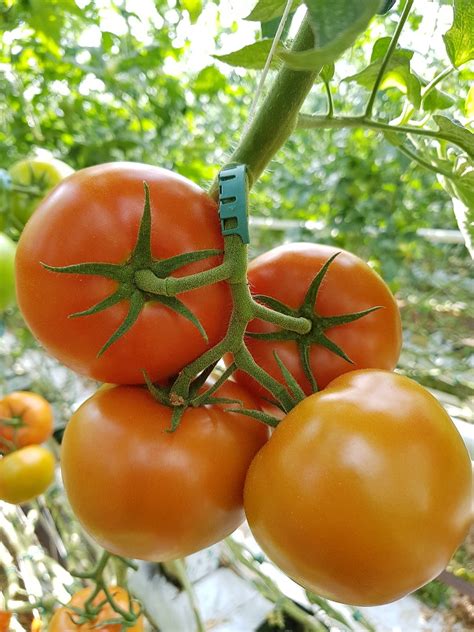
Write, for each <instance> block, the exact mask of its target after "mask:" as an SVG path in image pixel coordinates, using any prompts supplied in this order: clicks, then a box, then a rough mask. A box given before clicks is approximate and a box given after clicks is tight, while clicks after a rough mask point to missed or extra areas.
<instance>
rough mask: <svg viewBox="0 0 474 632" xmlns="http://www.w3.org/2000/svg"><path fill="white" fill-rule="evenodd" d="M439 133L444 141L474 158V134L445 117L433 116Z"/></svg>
mask: <svg viewBox="0 0 474 632" xmlns="http://www.w3.org/2000/svg"><path fill="white" fill-rule="evenodd" d="M433 119H434V121H435V123H436V124H437V125H438V128H439V131H440V132H441V133H442V134H443V139H444V140H448V141H450V142H452V143H454V144H455V145H457V146H458V147H461V149H464V151H465V152H466V153H467V155H468V156H470V157H471V158H474V134H473V133H472V132H470V131H469V130H468V129H466V128H465V127H463V126H462V125H461V124H459V123H455V122H454V121H451V120H450V119H448V118H446V117H445V116H440V115H437V116H436V115H435V116H433Z"/></svg>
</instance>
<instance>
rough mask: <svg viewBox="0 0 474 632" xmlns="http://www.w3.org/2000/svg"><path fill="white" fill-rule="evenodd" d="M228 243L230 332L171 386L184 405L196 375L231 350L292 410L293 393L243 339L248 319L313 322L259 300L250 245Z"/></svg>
mask: <svg viewBox="0 0 474 632" xmlns="http://www.w3.org/2000/svg"><path fill="white" fill-rule="evenodd" d="M224 244H225V249H224V262H225V261H231V262H232V273H231V275H230V276H229V278H228V283H229V286H230V290H231V295H232V302H233V308H232V315H231V318H230V323H229V327H228V329H227V333H226V335H225V337H224V338H223V339H222V340H221V341H220V342H219V343H218V344H217V345H215V346H214V347H212V348H211V349H209V350H208V351H206V352H205V353H204V354H203V355H201V356H200V357H199V358H197V359H196V360H195V361H194V362H192V363H191V364H189V365H188V366H186V367H184V369H183V370H182V371H181V373H180V374H179V376H178V378H177V379H176V381H175V383H174V384H173V386H172V388H171V398H172V400H173V401H174V402H176V404H177V405H182V404H183V403H184V402H185V401H187V400H188V398H189V394H190V387H191V383H192V381H193V380H194V378H195V377H196V376H197V375H199V373H201V372H202V371H204V370H205V369H207V368H208V367H209V366H210V365H212V364H214V363H215V362H217V361H219V360H220V359H221V358H222V357H223V355H224V354H226V353H229V352H230V353H232V354H233V356H234V362H235V364H236V367H237V368H239V369H242V370H244V371H246V372H247V373H249V374H250V375H252V376H253V377H255V378H256V379H257V380H258V381H259V382H260V383H261V384H262V385H263V386H264V387H265V388H266V389H267V390H268V391H270V393H271V394H272V395H273V397H274V398H275V399H276V400H277V401H279V402H281V403H282V405H283V407H284V408H285V410H290V409H291V408H292V407H293V406H294V402H293V400H292V398H291V396H290V395H289V393H288V392H287V390H286V389H285V387H284V386H283V385H282V384H280V383H279V382H278V381H277V380H275V379H274V378H272V377H271V376H270V375H269V374H268V373H266V371H264V370H263V369H262V368H261V367H259V366H258V365H257V364H256V363H255V361H254V360H253V358H252V356H251V355H250V353H249V352H248V350H247V348H246V346H245V343H244V342H243V339H244V334H245V330H246V328H247V325H248V323H249V322H250V321H251V320H252V319H253V318H256V317H258V318H263V319H264V320H267V321H269V322H273V324H275V325H279V326H281V327H286V328H289V327H290V328H292V330H293V331H301V332H303V333H304V332H305V331H308V329H309V328H311V323H310V321H309V320H307V319H306V318H294V317H291V316H287V315H286V314H281V313H279V312H276V311H274V310H272V309H269V308H266V307H264V306H261V305H259V304H258V303H256V302H255V301H254V299H253V298H252V295H251V294H250V290H249V287H248V285H247V260H248V254H247V246H245V245H244V244H243V243H242V241H241V239H240V237H239V236H237V235H228V236H226V237H225V238H224Z"/></svg>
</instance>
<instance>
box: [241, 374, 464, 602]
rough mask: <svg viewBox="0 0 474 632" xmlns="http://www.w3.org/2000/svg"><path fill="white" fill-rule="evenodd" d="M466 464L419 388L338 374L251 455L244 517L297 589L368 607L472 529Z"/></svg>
mask: <svg viewBox="0 0 474 632" xmlns="http://www.w3.org/2000/svg"><path fill="white" fill-rule="evenodd" d="M471 477H472V473H471V461H470V458H469V454H468V452H467V450H466V447H465V445H464V443H463V440H462V438H461V436H460V435H459V433H458V431H457V430H456V427H455V426H454V424H453V423H452V421H451V419H450V418H449V416H448V415H447V413H446V412H445V410H444V409H443V407H442V406H441V405H440V404H439V403H438V402H437V400H436V399H435V398H434V397H433V396H432V395H431V394H430V393H429V392H428V391H427V390H425V389H424V388H423V387H421V386H420V385H418V384H417V383H416V382H413V381H412V380H410V379H408V378H406V377H403V376H401V375H397V374H394V373H390V372H385V371H377V370H362V371H354V372H352V373H346V374H345V375H342V376H340V377H339V378H337V379H336V380H334V381H333V382H332V383H331V384H330V385H329V386H328V387H327V388H326V389H324V390H323V391H320V392H319V393H316V394H314V395H311V396H309V397H307V398H306V399H304V400H303V401H302V402H301V403H300V404H298V405H297V406H296V407H295V408H294V409H293V410H292V411H291V412H290V413H289V414H288V416H287V417H286V418H285V419H284V420H283V421H282V422H281V423H280V425H279V426H278V427H277V429H276V430H275V432H274V433H273V434H272V436H271V438H270V439H269V441H268V443H267V444H266V445H265V446H264V447H263V448H262V449H261V450H260V452H259V453H258V454H257V456H256V457H255V459H254V461H253V462H252V465H251V466H250V469H249V471H248V475H247V479H246V483H245V501H244V505H245V511H246V515H247V519H248V522H249V525H250V528H251V530H252V532H253V534H254V536H255V538H256V539H257V541H258V542H259V544H260V546H261V547H262V549H263V550H264V551H265V552H266V553H267V554H268V556H269V557H270V558H271V559H272V560H273V561H274V562H275V564H277V565H278V566H279V567H280V568H281V569H282V570H283V571H284V572H285V573H286V574H287V575H289V576H290V577H291V578H293V579H294V580H295V581H297V582H298V583H300V584H301V585H302V586H304V587H305V588H307V589H308V590H311V591H313V592H315V593H317V594H319V595H323V596H325V597H327V598H329V599H333V600H335V601H341V602H344V603H349V604H356V605H377V604H382V603H386V602H390V601H393V600H395V599H398V598H400V597H402V596H404V595H406V594H407V593H409V592H411V591H413V590H415V589H417V588H419V587H420V586H422V585H423V584H425V583H426V582H428V581H430V580H431V579H433V578H434V577H436V576H437V575H438V574H439V573H440V572H441V571H442V570H443V569H444V568H445V566H446V565H447V563H448V562H449V560H450V558H451V556H452V554H453V553H454V551H455V550H456V548H457V547H458V546H459V545H460V544H461V542H462V540H463V539H464V537H465V535H466V533H467V531H468V529H469V526H470V523H471V502H472V481H471Z"/></svg>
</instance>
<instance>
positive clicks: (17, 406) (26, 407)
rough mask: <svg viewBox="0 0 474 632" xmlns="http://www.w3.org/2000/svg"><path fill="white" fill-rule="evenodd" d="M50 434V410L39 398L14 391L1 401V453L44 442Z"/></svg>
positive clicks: (51, 413) (44, 401)
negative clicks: (13, 447) (13, 446)
mask: <svg viewBox="0 0 474 632" xmlns="http://www.w3.org/2000/svg"><path fill="white" fill-rule="evenodd" d="M52 432H53V410H52V408H51V406H50V404H49V403H48V402H47V401H46V400H45V399H44V397H41V395H37V394H36V393H31V392H29V391H15V392H13V393H9V394H8V395H6V396H5V397H4V398H3V399H1V400H0V450H2V451H4V452H7V451H9V449H8V448H9V445H10V443H13V444H14V445H15V447H17V448H22V447H24V446H26V445H31V444H33V443H43V441H46V439H48V438H49V437H50V436H51V433H52Z"/></svg>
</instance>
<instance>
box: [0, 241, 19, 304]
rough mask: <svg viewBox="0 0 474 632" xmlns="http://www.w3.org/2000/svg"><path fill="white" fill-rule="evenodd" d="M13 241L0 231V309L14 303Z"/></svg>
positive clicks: (14, 247) (14, 248)
mask: <svg viewBox="0 0 474 632" xmlns="http://www.w3.org/2000/svg"><path fill="white" fill-rule="evenodd" d="M15 250H16V246H15V243H14V242H13V241H12V240H11V239H10V238H9V237H7V236H6V235H4V234H3V233H0V311H2V310H4V309H6V308H7V307H9V306H10V305H13V304H14V303H15V278H14V260H15Z"/></svg>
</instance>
